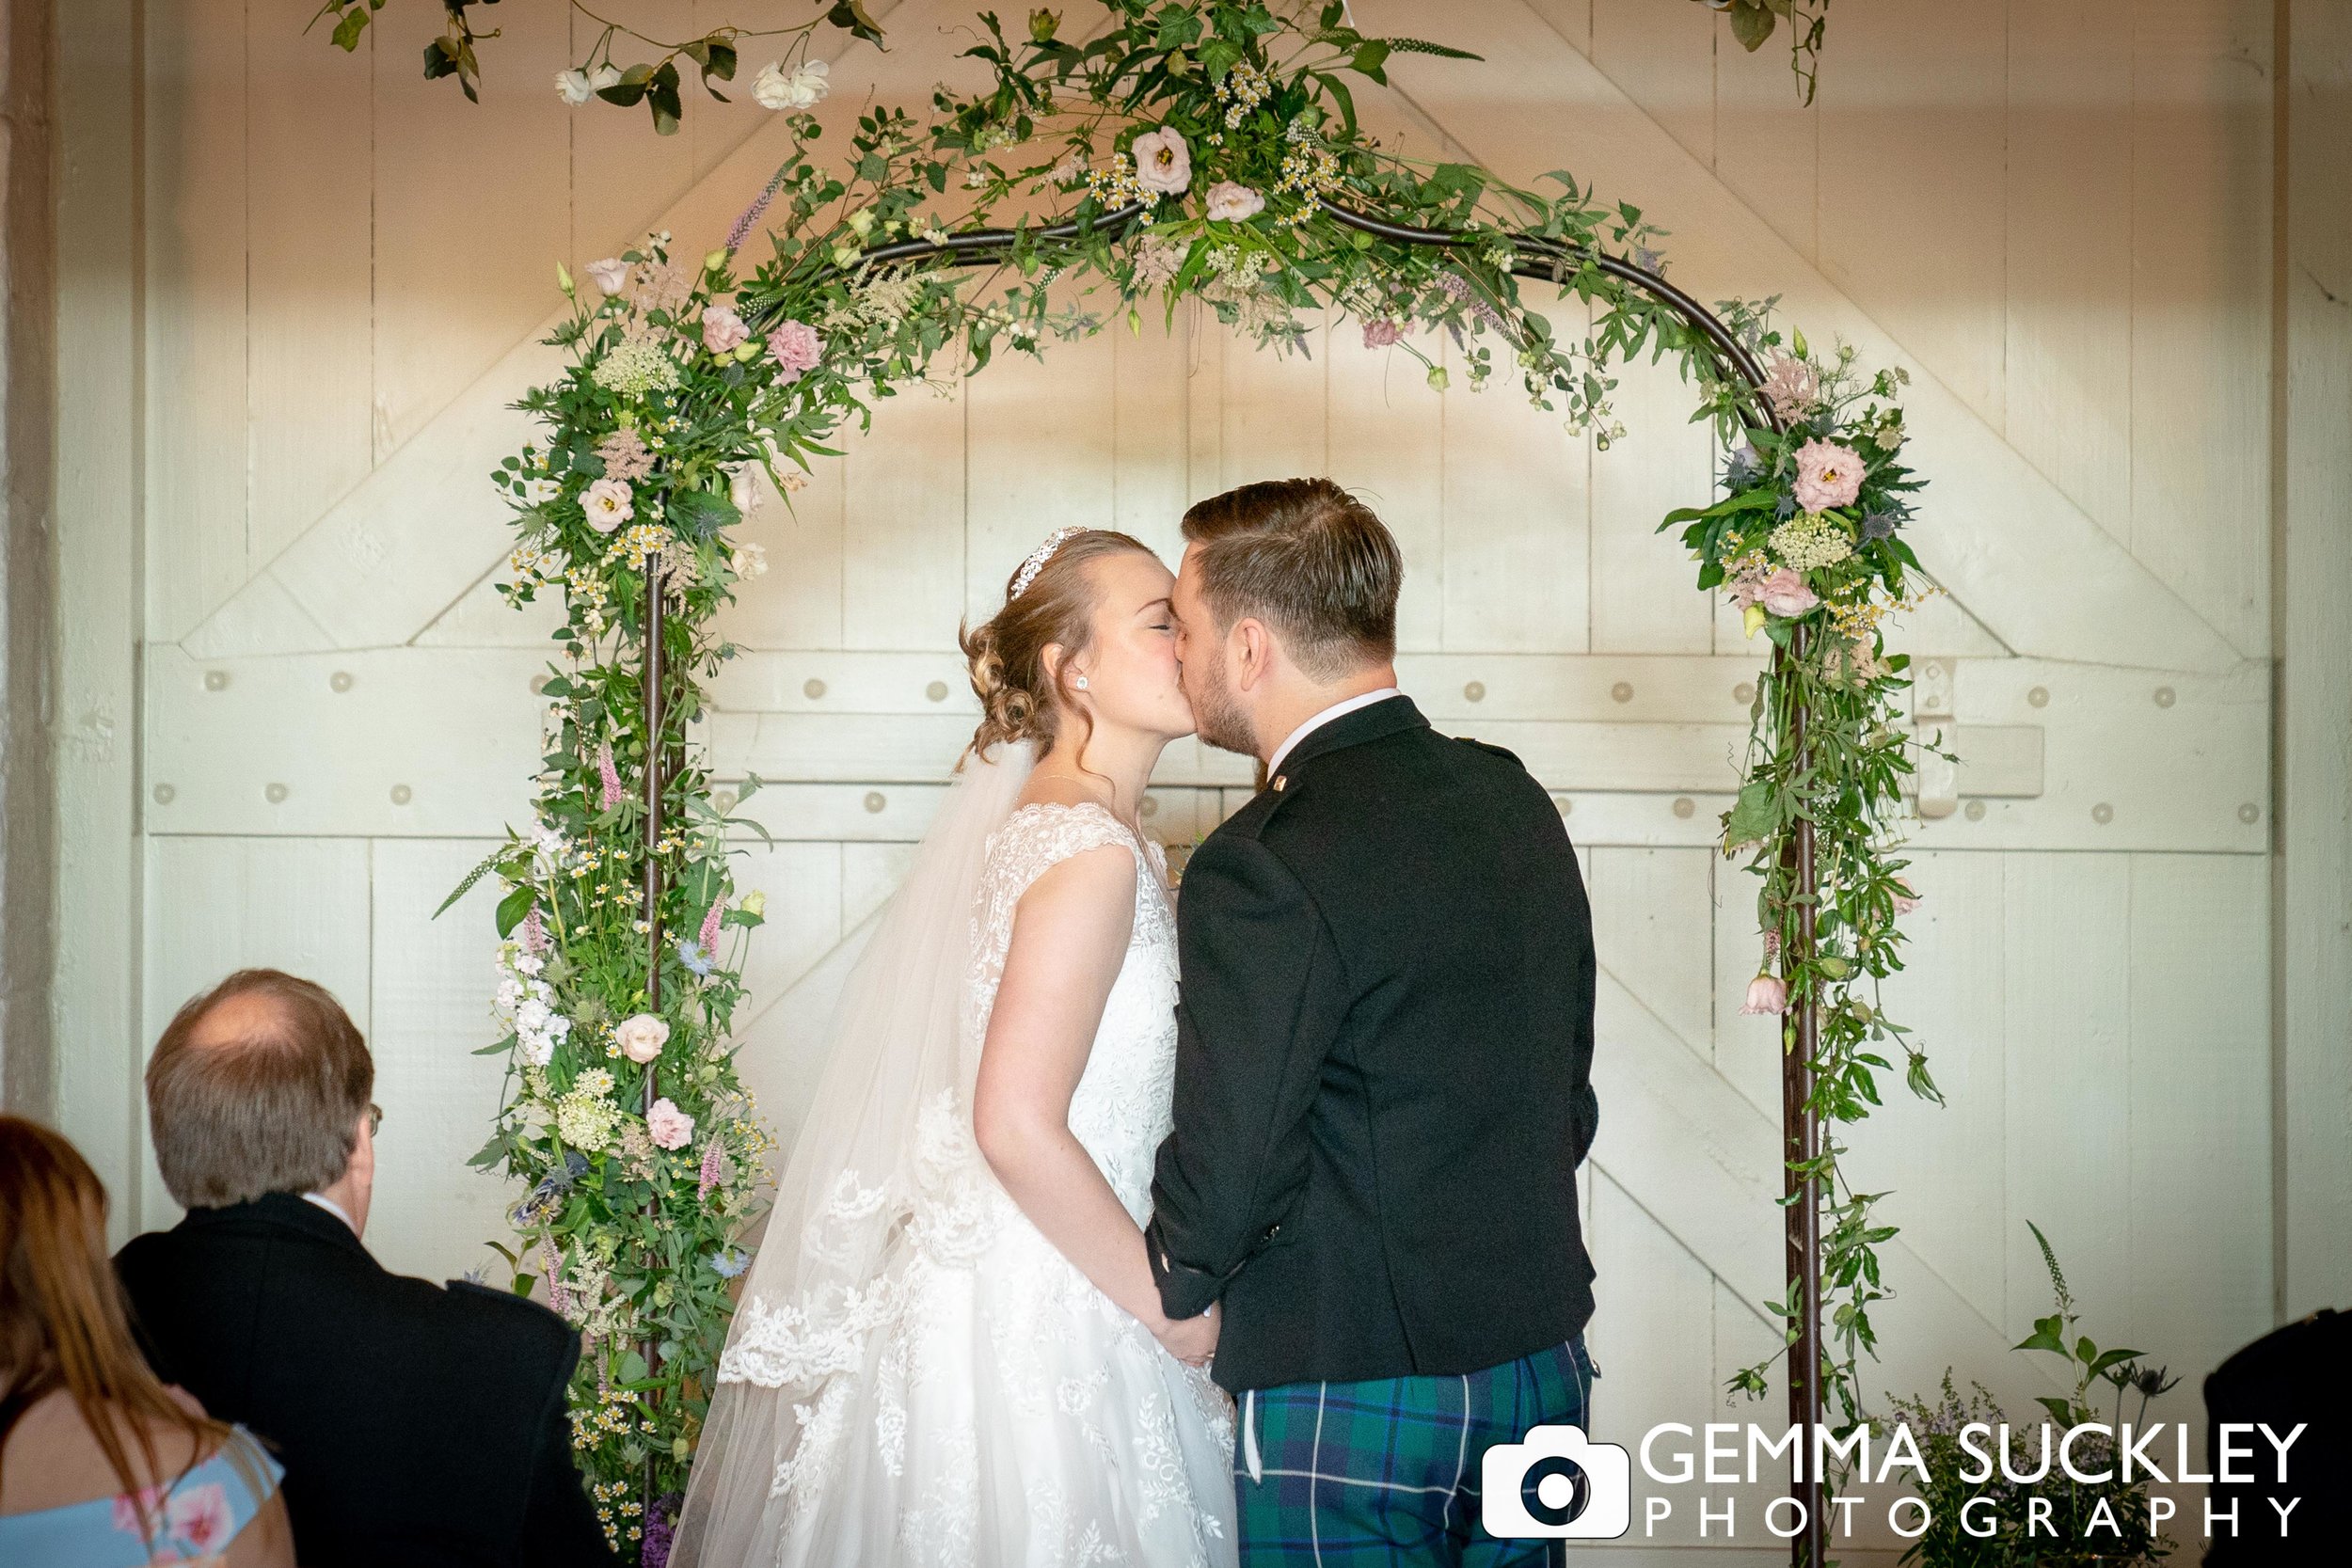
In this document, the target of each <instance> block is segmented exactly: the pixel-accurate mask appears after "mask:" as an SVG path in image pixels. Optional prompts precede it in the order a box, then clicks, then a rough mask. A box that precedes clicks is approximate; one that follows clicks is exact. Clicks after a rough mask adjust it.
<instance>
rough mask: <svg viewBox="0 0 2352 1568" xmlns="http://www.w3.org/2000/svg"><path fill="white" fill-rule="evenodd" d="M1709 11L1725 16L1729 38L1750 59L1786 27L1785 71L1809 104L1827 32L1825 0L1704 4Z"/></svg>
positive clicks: (1730, 0) (1709, 0)
mask: <svg viewBox="0 0 2352 1568" xmlns="http://www.w3.org/2000/svg"><path fill="white" fill-rule="evenodd" d="M1705 4H1706V5H1707V7H1708V9H1709V10H1718V11H1725V12H1728V13H1729V15H1728V17H1727V20H1728V21H1729V22H1730V24H1731V36H1732V37H1733V38H1734V39H1735V40H1738V41H1739V44H1740V48H1742V49H1744V50H1746V51H1747V52H1748V53H1749V54H1751V55H1753V54H1755V53H1756V51H1757V50H1759V49H1761V48H1763V47H1764V43H1765V40H1768V39H1770V38H1771V37H1772V28H1773V27H1774V25H1776V24H1779V23H1781V22H1786V23H1788V69H1789V71H1792V72H1793V73H1794V74H1795V76H1796V78H1797V91H1798V92H1799V94H1800V95H1802V97H1803V99H1804V102H1805V103H1807V104H1810V103H1812V102H1813V89H1814V86H1815V83H1816V79H1817V78H1818V76H1819V74H1820V65H1821V37H1822V35H1823V34H1824V33H1825V32H1827V31H1828V29H1829V0H1705Z"/></svg>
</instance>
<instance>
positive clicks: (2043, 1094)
mask: <svg viewBox="0 0 2352 1568" xmlns="http://www.w3.org/2000/svg"><path fill="white" fill-rule="evenodd" d="M1964 858H1966V857H1962V856H1958V855H1944V856H1938V857H1935V858H1934V860H1933V867H1934V869H1931V870H1929V871H1926V872H1923V874H1922V876H1921V878H1920V879H1919V881H1918V882H1917V883H1915V885H1916V886H1918V887H1919V888H1920V890H1921V891H1922V892H1924V893H1926V894H1927V895H1928V896H1929V898H1930V899H1931V900H1933V901H1934V903H1941V902H1943V901H1944V895H1945V892H1946V889H1945V888H1944V886H1943V885H1942V883H1943V875H1942V873H1943V870H1944V869H1945V868H1952V867H1956V866H1958V865H1959V864H1960V863H1962V862H1963V859H1964ZM1997 859H1998V860H1999V861H2000V862H2001V863H2002V874H2003V895H2004V896H2003V897H2002V899H2001V905H2002V907H2003V914H2004V919H2005V924H2006V927H2007V930H2006V933H2005V936H2004V945H2003V950H2002V955H2001V959H2000V965H1999V974H1998V979H1997V980H1996V981H1995V982H1994V983H1995V984H1997V985H1998V987H1999V989H2000V990H2001V992H2002V1000H2003V1003H2004V1016H2003V1021H2002V1033H2003V1035H2004V1037H2005V1047H2004V1049H2005V1064H2004V1071H2003V1099H2004V1101H2005V1109H2004V1122H2005V1128H2006V1132H2005V1135H2004V1137H2003V1139H2002V1140H2001V1146H2000V1147H2001V1153H2002V1157H2003V1164H2004V1165H2005V1167H2006V1175H2007V1184H2008V1189H2009V1197H2008V1201H2007V1203H2006V1204H2005V1205H2004V1212H2003V1215H2002V1219H2003V1224H2004V1227H2005V1228H2004V1231H2003V1236H2002V1240H2003V1242H2004V1243H2005V1250H2006V1257H2007V1264H2006V1268H2005V1271H2004V1272H2005V1274H2006V1275H2007V1284H2006V1289H2007V1294H2008V1305H2007V1307H2006V1309H2005V1310H2004V1312H2003V1314H2002V1319H2001V1321H2002V1322H2003V1323H2007V1324H2008V1325H2009V1326H2010V1327H2012V1328H2014V1329H2015V1330H2016V1331H2017V1333H2018V1335H2019V1337H2020V1338H2022V1337H2024V1335H2025V1334H2026V1332H2027V1331H2028V1330H2030V1329H2031V1327H2032V1326H2033V1320H2034V1319H2036V1318H2038V1317H2041V1316H2042V1315H2043V1314H2045V1313H2047V1312H2048V1311H2050V1309H2051V1307H2050V1279H2049V1274H2048V1272H2047V1270H2046V1269H2045V1268H2044V1267H2043V1265H2042V1252H2041V1249H2040V1248H2039V1247H2037V1246H2036V1245H2035V1244H2034V1240H2033V1233H2032V1232H2031V1231H2029V1230H2028V1229H2026V1222H2027V1221H2028V1220H2030V1221H2032V1222H2033V1223H2034V1224H2036V1225H2038V1226H2040V1227H2042V1234H2043V1235H2045V1236H2047V1237H2049V1239H2050V1244H2051V1246H2052V1247H2053V1248H2055V1249H2056V1250H2057V1252H2058V1261H2059V1263H2060V1265H2061V1266H2063V1267H2064V1269H2065V1270H2066V1276H2067V1279H2068V1281H2069V1282H2070V1283H2071V1284H2072V1285H2073V1286H2074V1291H2075V1292H2076V1294H2077V1295H2078V1296H2079V1297H2080V1298H2081V1299H2082V1300H2083V1301H2084V1302H2086V1303H2089V1304H2092V1305H2093V1306H2094V1307H2096V1308H2097V1309H2098V1310H2099V1311H2101V1312H2106V1313H2112V1312H2119V1311H2121V1310H2122V1308H2123V1305H2124V1303H2125V1302H2126V1301H2127V1300H2128V1299H2129V1296H2130V1291H2131V1223H2130V1218H2131V1197H2130V1195H2129V1193H2127V1192H2126V1191H2125V1190H2124V1188H2123V1184H2122V1182H2120V1181H2118V1180H2116V1177H2117V1173H2118V1172H2120V1171H2122V1170H2124V1169H2126V1168H2127V1167H2128V1165H2129V1164H2130V1159H2131V1154H2130V1150H2131V1146H2132V1140H2133V1132H2132V1115H2131V1097H2130V1095H2129V1093H2128V1092H2125V1091H2124V1088H2123V1086H2124V1085H2127V1084H2128V1083H2129V1082H2130V1073H2131V1051H2132V1040H2131V1032H2132V1007H2131V991H2132V980H2131V947H2132V911H2131V859H2130V857H2129V856H2126V855H2058V854H2010V855H2004V856H1999V857H1997ZM1934 903H1931V905H1930V906H1929V908H1933V907H1934ZM1920 912H1921V913H1925V912H1927V911H1925V910H1922V911H1920ZM1915 918H1916V917H1915ZM1927 961H1929V960H1928V958H1927V956H1926V955H1921V956H1920V957H1919V958H1917V959H1915V967H1916V968H1918V969H1920V970H1922V971H1924V968H1925V965H1926V963H1927ZM1917 1022H1920V1023H1922V1024H1923V1025H1925V1024H1931V1023H1932V1022H1934V1021H1932V1020H1931V1019H1928V1018H1927V1017H1925V1016H1924V1015H1921V1016H1920V1017H1919V1018H1918V1020H1917ZM1936 1033H1937V1034H1938V1035H1939V1036H1940V1035H1941V1034H1942V1033H1943V1031H1942V1030H1940V1029H1938V1030H1937V1031H1936ZM1928 1047H1929V1053H1930V1060H1931V1063H1932V1064H1935V1065H1938V1066H1940V1055H1941V1052H1940V1049H1939V1044H1938V1041H1937V1039H1935V1038H1931V1039H1930V1040H1929V1041H1928ZM1941 1077H1942V1074H1941V1073H1940V1072H1939V1073H1938V1078H1939V1079H1940V1078H1941ZM1947 1092H1949V1091H1948V1089H1947ZM2116 1326H2117V1330H2118V1331H2119V1332H2120V1330H2121V1327H2122V1325H2121V1323H2118V1324H2117V1325H2116ZM2102 1342H2105V1340H2104V1338H2103V1341H2102Z"/></svg>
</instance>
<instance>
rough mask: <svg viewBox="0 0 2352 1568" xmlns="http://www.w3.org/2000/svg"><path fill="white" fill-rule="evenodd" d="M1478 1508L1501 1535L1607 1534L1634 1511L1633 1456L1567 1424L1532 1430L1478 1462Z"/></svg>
mask: <svg viewBox="0 0 2352 1568" xmlns="http://www.w3.org/2000/svg"><path fill="white" fill-rule="evenodd" d="M1479 1510H1480V1513H1481V1514H1482V1516H1483V1517H1484V1519H1485V1521H1486V1533H1487V1534H1489V1535H1492V1536H1494V1537H1496V1538H1497V1539H1498V1540H1505V1541H1507V1540H1511V1539H1514V1538H1525V1537H1529V1536H1534V1537H1544V1538H1561V1539H1570V1540H1609V1539H1613V1538H1615V1537H1617V1536H1620V1535H1623V1534H1624V1533H1625V1532H1626V1527H1627V1526H1628V1525H1629V1524H1630V1523H1631V1522H1632V1516H1633V1462H1632V1460H1631V1459H1630V1458H1629V1456H1628V1455H1627V1453H1626V1451H1625V1450H1624V1449H1621V1448H1619V1447H1617V1445H1616V1444H1614V1443H1596V1442H1594V1441H1593V1440H1592V1439H1591V1438H1589V1437H1587V1436H1585V1435H1584V1433H1583V1430H1582V1429H1581V1428H1579V1427H1570V1426H1540V1427H1534V1428H1532V1429H1531V1430H1530V1431H1529V1432H1528V1433H1527V1437H1526V1440H1525V1441H1523V1442H1518V1443H1498V1444H1496V1445H1495V1446H1494V1447H1493V1448H1491V1449H1487V1450H1486V1456H1485V1457H1484V1458H1483V1459H1481V1460H1480V1461H1479Z"/></svg>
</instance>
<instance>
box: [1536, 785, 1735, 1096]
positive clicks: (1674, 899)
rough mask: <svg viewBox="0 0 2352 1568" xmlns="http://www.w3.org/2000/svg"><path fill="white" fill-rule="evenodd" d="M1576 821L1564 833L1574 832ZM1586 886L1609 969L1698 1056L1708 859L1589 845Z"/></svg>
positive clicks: (1690, 853)
mask: <svg viewBox="0 0 2352 1568" xmlns="http://www.w3.org/2000/svg"><path fill="white" fill-rule="evenodd" d="M1575 829H1576V824H1573V823H1571V825H1570V830H1569V833H1570V836H1571V837H1574V836H1575ZM1589 854H1590V856H1591V861H1592V864H1591V868H1590V871H1589V874H1588V875H1587V877H1586V879H1585V884H1586V885H1585V891H1586V894H1587V895H1588V897H1589V899H1590V901H1591V904H1592V910H1593V945H1594V948H1595V950H1596V952H1597V955H1598V957H1599V959H1600V961H1601V963H1602V964H1604V965H1605V966H1607V968H1608V970H1609V972H1610V973H1611V974H1613V975H1615V976H1616V977H1617V979H1618V980H1619V981H1620V982H1621V983H1622V984H1623V985H1624V986H1625V988H1626V989H1627V990H1629V991H1631V992H1632V993H1633V994H1634V995H1635V996H1637V997H1639V998H1640V999H1641V1001H1642V1005H1643V1006H1645V1007H1646V1008H1648V1009H1649V1011H1650V1012H1652V1013H1654V1014H1656V1015H1657V1017H1658V1020H1659V1022H1661V1023H1663V1024H1665V1026H1666V1027H1667V1028H1669V1029H1671V1030H1673V1031H1674V1032H1675V1033H1676V1034H1677V1036H1679V1037H1681V1039H1682V1041H1683V1043H1684V1044H1685V1045H1688V1046H1689V1047H1690V1048H1691V1049H1692V1051H1694V1052H1696V1053H1699V1054H1700V1055H1702V1056H1704V1055H1707V1054H1708V1046H1709V1041H1710V1037H1711V1036H1712V1034H1713V1032H1714V1028H1713V1019H1712V1017H1711V1005H1712V1000H1713V996H1714V985H1715V932H1714V914H1713V875H1712V873H1713V864H1712V863H1713V862H1714V860H1715V856H1714V854H1713V852H1712V851H1710V850H1706V849H1631V848H1610V847H1594V848H1592V849H1591V850H1590V851H1589Z"/></svg>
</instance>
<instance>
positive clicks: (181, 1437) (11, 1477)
mask: <svg viewBox="0 0 2352 1568" xmlns="http://www.w3.org/2000/svg"><path fill="white" fill-rule="evenodd" d="M147 1435H148V1438H149V1441H150V1442H151V1444H152V1445H153V1448H154V1455H155V1472H156V1473H155V1474H149V1473H148V1466H147V1463H146V1454H145V1452H144V1450H143V1448H142V1445H141V1444H140V1443H139V1441H138V1437H137V1434H136V1433H135V1431H133V1430H131V1429H130V1428H129V1427H128V1426H127V1424H126V1425H125V1426H124V1427H123V1430H122V1431H121V1433H120V1436H121V1440H122V1446H123V1449H124V1451H125V1453H126V1454H127V1456H128V1457H129V1459H130V1462H131V1466H132V1468H133V1470H134V1471H135V1472H136V1473H137V1474H138V1475H139V1477H140V1481H141V1484H143V1485H151V1484H152V1483H153V1482H154V1481H155V1480H156V1479H157V1476H158V1475H160V1476H162V1477H166V1478H168V1477H172V1476H176V1475H178V1474H180V1473H181V1472H182V1471H183V1470H185V1469H186V1468H187V1467H188V1465H189V1463H190V1462H191V1461H192V1460H194V1459H195V1458H196V1440H195V1438H194V1437H193V1436H192V1435H191V1434H190V1433H188V1432H187V1431H186V1430H185V1429H184V1428H182V1427H178V1426H174V1425H172V1424H170V1423H168V1422H164V1421H155V1422H151V1423H149V1424H148V1433H147ZM121 1490H122V1481H121V1478H120V1477H119V1476H117V1475H116V1474H115V1470H114V1465H112V1464H111V1463H110V1462H109V1461H108V1460H107V1458H106V1450H105V1449H104V1448H103V1447H102V1446H101V1445H100V1443H99V1440H98V1434H97V1433H95V1432H92V1431H91V1430H90V1427H89V1423H88V1422H87V1421H86V1420H84V1419H83V1418H82V1412H81V1410H80V1408H79V1407H78V1406H77V1405H75V1403H74V1402H73V1397H72V1395H71V1394H70V1393H68V1392H66V1391H65V1390H64V1389H62V1388H59V1389H56V1390H53V1391H52V1392H50V1393H48V1394H46V1395H44V1396H42V1397H41V1398H40V1399H39V1400H37V1401H35V1402H33V1405H32V1407H31V1408H30V1409H28V1410H26V1411H25V1412H24V1415H23V1416H22V1417H20V1418H18V1420H17V1423H16V1426H15V1428H14V1430H12V1431H11V1432H10V1433H8V1447H7V1449H5V1450H0V1513H39V1512H40V1511H41V1510H42V1509H46V1508H65V1507H68V1506H70V1505H72V1504H73V1503H82V1502H88V1501H90V1500H91V1499H93V1498H96V1497H114V1496H116V1495H118V1494H119V1493H120V1492H121Z"/></svg>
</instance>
